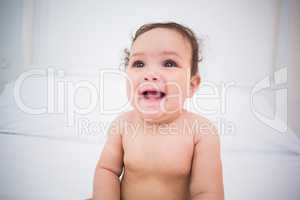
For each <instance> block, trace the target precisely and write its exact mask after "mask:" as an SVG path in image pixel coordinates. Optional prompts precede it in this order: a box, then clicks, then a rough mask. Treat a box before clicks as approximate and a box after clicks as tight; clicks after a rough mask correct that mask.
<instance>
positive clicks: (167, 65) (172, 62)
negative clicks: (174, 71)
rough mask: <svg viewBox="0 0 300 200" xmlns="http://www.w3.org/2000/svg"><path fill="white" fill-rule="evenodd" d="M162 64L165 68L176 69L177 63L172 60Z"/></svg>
mask: <svg viewBox="0 0 300 200" xmlns="http://www.w3.org/2000/svg"><path fill="white" fill-rule="evenodd" d="M163 64H164V66H165V67H177V63H176V62H175V61H173V60H166V61H164V63H163Z"/></svg>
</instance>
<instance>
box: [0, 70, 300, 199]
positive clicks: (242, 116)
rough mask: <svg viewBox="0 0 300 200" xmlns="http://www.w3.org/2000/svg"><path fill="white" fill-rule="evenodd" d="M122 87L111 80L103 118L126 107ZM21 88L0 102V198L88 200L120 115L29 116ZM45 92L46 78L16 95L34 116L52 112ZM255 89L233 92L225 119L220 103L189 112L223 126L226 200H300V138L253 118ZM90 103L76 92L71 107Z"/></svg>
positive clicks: (68, 78)
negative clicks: (110, 132)
mask: <svg viewBox="0 0 300 200" xmlns="http://www.w3.org/2000/svg"><path fill="white" fill-rule="evenodd" d="M57 80H60V81H62V80H64V81H65V82H62V84H65V86H66V87H67V82H69V83H78V82H80V81H81V82H82V81H89V82H90V83H91V84H94V85H95V86H96V88H97V84H100V85H101V83H99V77H98V76H95V75H88V76H85V77H83V76H79V75H72V74H66V75H64V77H63V78H61V77H59V76H58V78H57ZM122 81H124V80H121V79H120V78H118V77H114V76H111V77H109V78H107V80H106V82H105V87H104V90H103V91H102V90H101V91H100V92H99V96H98V98H99V99H100V100H99V101H101V102H102V103H104V105H105V106H104V107H105V108H106V111H107V110H113V108H116V107H118V106H121V105H124V101H123V100H122V99H125V98H126V94H125V93H124V88H123V86H124V82H122ZM58 82H59V81H57V82H56V83H58ZM16 83H17V82H16V81H12V82H10V83H7V84H6V85H5V87H4V90H3V91H2V93H1V95H0V146H1V152H0V159H1V170H0V180H1V188H0V199H7V200H14V199H25V200H26V199H28V200H29V199H30V200H32V199H45V200H46V199H51V200H53V199H86V198H88V197H90V196H91V193H92V179H93V173H94V168H95V165H96V162H97V159H98V157H99V154H100V152H101V149H102V147H103V144H104V141H105V131H106V127H107V125H109V123H110V122H111V121H112V120H113V119H114V118H115V117H116V116H117V114H118V112H111V113H110V114H108V113H106V114H103V113H101V112H99V109H100V108H99V105H97V106H96V107H95V108H94V109H92V110H91V111H90V112H86V113H81V114H80V113H75V114H74V112H73V111H74V109H73V108H69V107H68V109H69V111H70V110H71V111H72V112H73V113H72V112H70V113H68V112H69V111H64V112H58V111H57V110H56V109H58V107H59V106H61V105H59V103H58V104H55V106H54V108H53V109H52V110H51V109H50V111H49V110H48V111H47V112H44V113H43V112H41V113H40V114H28V112H25V111H24V109H22V108H21V107H20V105H18V103H17V102H16V99H15V95H16V93H15V89H16ZM58 85H59V84H55V87H56V89H57V87H60V86H58ZM46 87H47V80H46V78H45V77H35V78H30V79H28V80H26V81H24V82H23V83H22V84H21V87H20V88H19V89H20V97H21V98H22V102H23V103H24V105H26V106H27V107H30V108H36V110H38V109H39V108H44V107H45V105H47V93H46V92H45V91H46V90H45V88H46ZM251 89H252V88H251V87H242V86H234V87H231V88H230V89H229V90H228V93H227V98H228V100H227V106H226V111H225V112H224V111H222V112H220V107H219V106H220V104H219V103H220V102H219V100H218V99H210V98H206V99H201V98H198V99H197V100H195V99H194V100H195V101H194V104H195V103H196V105H198V106H199V105H200V106H202V108H209V112H208V111H207V110H206V111H203V109H196V108H195V107H193V105H192V104H191V100H190V101H188V102H187V105H186V107H187V109H189V110H191V111H193V112H199V113H200V114H203V115H205V116H206V117H207V118H209V119H211V120H212V121H216V122H217V123H219V122H220V124H223V125H224V126H225V128H224V126H218V129H219V131H220V136H221V147H222V162H223V174H224V188H225V198H226V199H228V200H240V199H243V200H253V199H256V200H260V199H261V200H276V199H289V200H298V199H299V198H300V190H299V188H300V178H299V172H300V141H299V138H298V137H297V135H296V134H295V133H294V132H293V130H291V129H290V128H287V130H286V131H284V132H280V131H278V130H276V129H274V128H272V127H270V126H268V125H266V124H264V123H263V122H262V121H260V120H259V119H258V118H257V117H256V116H255V115H254V114H253V110H252V108H251V107H250V106H249V105H250V98H249V95H250V93H251ZM111 91H113V92H114V93H118V94H119V96H120V98H114V94H112V92H111ZM204 91H205V88H204V87H203V88H202V89H201V90H199V92H198V95H199V96H198V97H201V95H202V96H203V92H204ZM88 97H91V96H90V95H86V91H84V89H82V90H81V91H80V90H78V91H77V93H76V98H77V99H76V102H75V104H74V105H73V106H78V107H79V108H83V107H84V106H87V105H88V103H87V102H90V99H89V98H88ZM100 97H105V98H104V99H101V98H100ZM55 98H56V97H55ZM57 101H58V102H60V104H63V103H62V102H64V103H65V102H67V101H66V99H64V100H62V101H59V100H57ZM19 103H20V102H19ZM258 103H260V104H261V105H263V106H262V109H263V110H264V111H265V112H270V110H271V106H268V104H269V97H268V96H267V95H264V94H262V95H261V96H260V97H259V98H258ZM65 105H68V103H67V104H65ZM125 107H126V106H125ZM198 108H199V107H198ZM48 109H49V108H48ZM126 109H130V106H127V107H126V108H125V110H126ZM53 110H54V111H53ZM213 111H215V112H213ZM66 113H67V114H66ZM228 126H230V127H228ZM224 130H225V131H224ZM298 135H299V133H298Z"/></svg>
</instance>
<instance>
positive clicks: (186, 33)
mask: <svg viewBox="0 0 300 200" xmlns="http://www.w3.org/2000/svg"><path fill="white" fill-rule="evenodd" d="M154 28H167V29H171V30H175V31H176V32H178V33H180V34H181V35H182V36H183V37H184V38H186V39H187V40H188V41H189V43H190V45H191V48H192V52H191V53H192V60H191V76H194V75H195V74H197V73H198V63H199V62H201V61H202V55H200V54H201V53H202V52H201V49H199V42H198V39H197V37H196V35H195V33H194V32H193V31H192V30H191V29H190V28H188V27H186V26H184V25H181V24H179V23H176V22H163V23H147V24H144V25H142V26H141V27H140V28H138V30H137V31H136V32H135V34H134V36H133V38H132V42H131V44H133V43H134V42H135V40H136V39H137V38H138V37H139V36H140V35H142V34H143V33H145V32H147V31H150V30H152V29H154ZM199 41H200V40H199ZM124 53H125V58H124V64H125V67H127V66H128V62H129V56H130V51H129V50H128V49H125V50H124ZM199 57H200V59H199Z"/></svg>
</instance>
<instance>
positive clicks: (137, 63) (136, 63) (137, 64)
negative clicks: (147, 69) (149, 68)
mask: <svg viewBox="0 0 300 200" xmlns="http://www.w3.org/2000/svg"><path fill="white" fill-rule="evenodd" d="M144 65H145V64H144V63H143V62H142V61H140V60H137V61H134V62H133V63H132V65H131V66H132V67H137V68H140V67H144Z"/></svg>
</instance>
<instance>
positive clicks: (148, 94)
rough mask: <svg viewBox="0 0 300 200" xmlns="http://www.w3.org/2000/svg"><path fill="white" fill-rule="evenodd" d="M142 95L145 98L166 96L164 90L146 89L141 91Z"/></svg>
mask: <svg viewBox="0 0 300 200" xmlns="http://www.w3.org/2000/svg"><path fill="white" fill-rule="evenodd" d="M142 95H143V97H144V98H145V99H154V100H155V99H157V100H159V99H162V98H164V97H165V96H166V93H165V92H161V91H156V90H146V91H144V92H142Z"/></svg>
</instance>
